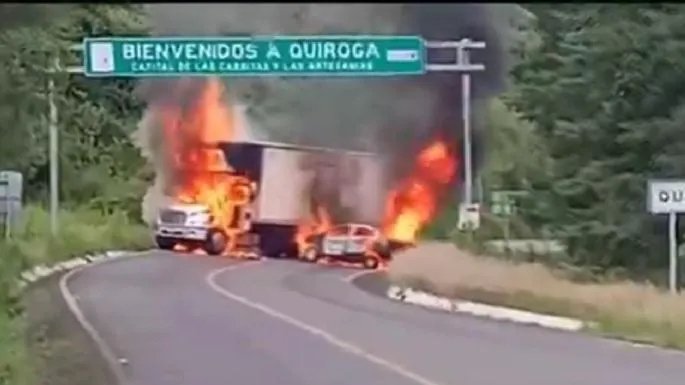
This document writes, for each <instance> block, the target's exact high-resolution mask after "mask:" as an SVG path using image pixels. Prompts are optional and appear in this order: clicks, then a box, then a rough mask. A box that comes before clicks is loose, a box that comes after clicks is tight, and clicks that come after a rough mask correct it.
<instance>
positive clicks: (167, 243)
mask: <svg viewBox="0 0 685 385" xmlns="http://www.w3.org/2000/svg"><path fill="white" fill-rule="evenodd" d="M155 243H156V244H157V247H158V248H160V249H162V250H173V249H174V246H176V242H175V241H174V240H173V238H167V237H159V236H157V237H155Z"/></svg>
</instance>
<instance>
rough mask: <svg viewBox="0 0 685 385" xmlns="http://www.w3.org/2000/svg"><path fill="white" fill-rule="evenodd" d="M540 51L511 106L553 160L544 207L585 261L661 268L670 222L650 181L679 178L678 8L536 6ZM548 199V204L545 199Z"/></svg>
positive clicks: (683, 75)
mask: <svg viewBox="0 0 685 385" xmlns="http://www.w3.org/2000/svg"><path fill="white" fill-rule="evenodd" d="M531 10H532V11H533V12H534V13H535V14H536V16H537V18H538V28H539V34H540V36H541V38H542V44H541V45H540V46H539V48H538V49H537V50H536V51H535V52H533V53H532V54H531V55H530V57H528V58H527V60H525V62H524V63H522V64H520V65H519V66H518V67H517V68H516V69H515V70H514V72H513V75H514V78H515V80H516V82H517V84H518V95H517V96H516V97H515V98H514V99H515V100H514V102H513V104H514V105H515V106H516V107H517V109H519V110H520V111H521V112H522V113H523V115H524V116H525V117H526V118H527V119H530V120H531V121H533V122H534V123H535V125H536V127H537V128H536V129H537V130H538V132H539V133H540V135H541V136H542V137H543V138H544V143H545V145H546V147H547V149H548V151H549V154H550V156H551V158H552V159H553V167H552V175H551V179H550V180H549V183H548V184H547V188H548V191H540V190H538V191H537V193H538V199H537V200H538V201H539V202H541V203H543V204H544V209H542V210H541V212H542V213H543V214H544V215H545V216H546V218H547V219H548V220H549V221H550V222H552V224H553V226H554V228H555V230H556V233H557V234H558V235H559V236H560V237H561V238H562V239H563V240H564V241H565V242H566V244H567V246H568V247H569V251H570V254H571V256H572V258H573V260H574V261H575V262H577V263H583V264H592V265H598V266H601V267H605V268H608V267H614V266H620V267H638V268H644V267H652V266H656V265H659V264H661V262H662V261H663V258H650V256H651V255H659V254H656V253H657V252H658V251H660V249H661V248H662V245H663V243H664V242H663V239H662V238H658V237H656V235H657V234H655V233H660V232H662V231H663V228H662V224H660V223H658V222H659V221H656V222H655V221H654V220H653V218H651V217H649V216H648V215H647V214H646V212H645V208H644V205H643V202H644V200H645V198H644V194H645V182H646V179H647V178H648V177H649V176H654V175H658V176H661V177H667V176H675V175H681V174H682V173H683V172H685V169H684V165H682V162H680V160H681V157H682V155H679V154H680V153H681V152H680V150H681V149H682V148H683V139H682V138H681V135H678V128H677V127H679V125H680V124H681V123H682V117H683V101H682V98H681V97H680V95H679V91H678V90H679V89H680V87H682V85H683V82H685V71H683V70H684V69H685V68H683V66H684V65H685V62H684V61H683V60H682V59H680V58H682V57H683V54H685V44H684V43H685V41H684V40H683V33H684V32H685V29H683V27H682V22H683V21H685V14H684V13H682V11H683V10H684V9H683V7H682V6H679V5H650V6H648V7H638V6H634V5H629V6H620V7H619V6H616V5H605V4H601V5H600V4H583V5H571V4H569V5H564V6H562V7H558V6H555V7H554V8H552V7H551V6H547V5H536V6H531ZM543 197H544V199H540V198H543Z"/></svg>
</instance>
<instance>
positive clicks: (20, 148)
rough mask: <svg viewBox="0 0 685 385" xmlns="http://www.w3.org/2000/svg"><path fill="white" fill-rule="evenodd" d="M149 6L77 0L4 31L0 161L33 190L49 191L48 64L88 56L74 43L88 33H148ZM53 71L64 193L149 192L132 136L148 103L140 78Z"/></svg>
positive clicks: (97, 196)
mask: <svg viewBox="0 0 685 385" xmlns="http://www.w3.org/2000/svg"><path fill="white" fill-rule="evenodd" d="M141 7H142V6H139V5H97V6H94V5H74V6H72V7H71V8H70V9H69V13H68V17H63V18H59V19H54V20H52V21H53V22H51V23H42V24H40V25H36V24H30V25H27V26H20V27H17V28H12V29H9V30H6V31H4V32H3V33H1V34H0V63H2V64H3V70H0V85H1V87H0V133H1V134H2V135H3V137H4V138H5V139H4V140H3V141H2V142H1V143H0V165H2V168H5V169H7V168H9V169H15V170H18V171H21V172H23V173H24V175H25V178H26V187H25V189H26V192H27V197H28V198H31V199H35V198H41V197H44V196H45V192H46V187H47V181H48V172H47V171H48V160H47V157H46V155H47V127H48V123H47V116H46V115H47V111H48V103H47V97H46V96H47V83H48V76H49V74H48V73H47V71H46V70H47V69H48V68H49V67H50V66H51V65H53V63H54V60H55V58H60V60H61V62H62V63H63V64H64V65H67V64H70V63H77V62H78V61H80V58H77V57H75V56H74V54H73V53H72V52H70V51H69V49H68V47H69V46H71V45H73V44H74V43H78V42H80V41H81V39H82V38H83V37H84V36H98V35H131V34H133V35H141V34H146V32H147V24H146V20H147V19H146V16H145V14H144V13H143V12H142V8H141ZM52 76H53V79H54V81H55V92H54V95H55V101H56V105H57V106H58V111H59V124H58V125H59V130H60V138H59V140H60V142H59V144H60V170H61V190H62V191H61V196H62V199H63V200H65V201H66V202H67V203H69V202H78V203H79V204H83V203H85V202H88V201H91V200H96V201H97V202H100V203H101V202H102V201H107V202H111V201H121V200H124V201H126V200H130V199H131V194H140V195H142V187H141V186H139V185H138V183H136V181H135V180H134V179H135V178H134V177H133V176H134V175H135V174H136V173H137V171H138V170H139V169H140V168H141V167H142V164H143V162H142V160H141V159H140V156H139V155H138V151H137V150H136V149H135V148H133V146H132V145H131V142H130V139H129V135H130V133H131V132H132V131H133V130H134V128H135V126H136V124H137V121H138V119H139V116H140V112H141V110H142V105H141V103H140V102H139V101H137V100H136V99H135V97H134V92H133V89H134V83H133V82H132V81H130V80H127V79H98V80H93V79H85V78H83V77H81V76H78V75H67V74H64V73H57V74H54V75H52ZM137 198H139V196H138V197H136V199H137ZM100 203H98V204H100ZM135 206H136V207H137V204H136V205H135Z"/></svg>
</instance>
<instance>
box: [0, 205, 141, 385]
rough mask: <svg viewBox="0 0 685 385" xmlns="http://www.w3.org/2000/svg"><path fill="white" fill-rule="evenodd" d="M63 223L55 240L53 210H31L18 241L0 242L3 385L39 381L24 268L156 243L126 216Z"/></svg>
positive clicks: (67, 217)
mask: <svg viewBox="0 0 685 385" xmlns="http://www.w3.org/2000/svg"><path fill="white" fill-rule="evenodd" d="M59 224H60V227H59V233H58V235H57V236H56V237H52V236H51V234H50V228H49V217H48V214H47V212H46V211H45V210H44V209H42V208H40V207H36V206H29V207H27V208H26V210H25V212H24V214H23V217H22V220H21V222H20V223H18V224H17V226H16V227H15V228H14V229H13V233H12V237H11V238H10V239H2V240H0V385H5V384H12V385H28V384H31V383H34V380H35V379H34V378H32V373H33V372H34V371H33V367H32V364H33V363H32V361H31V357H30V356H29V353H28V351H27V347H26V334H25V332H26V330H25V328H26V322H25V321H26V320H25V315H24V314H23V313H22V311H21V308H20V306H19V292H18V287H17V286H16V281H15V278H16V277H18V275H19V273H20V272H21V271H22V270H24V269H27V268H30V267H31V266H35V265H38V264H43V263H47V264H49V263H56V262H59V261H64V260H67V259H70V258H74V257H78V256H82V255H84V254H87V253H94V252H99V251H105V250H113V249H126V250H134V249H145V248H149V247H150V244H151V239H150V235H149V230H148V229H146V228H145V227H144V226H142V225H139V224H136V223H132V222H131V221H130V220H129V219H128V218H127V217H126V216H125V215H124V214H112V215H103V214H102V213H100V212H97V211H92V210H80V211H64V212H61V213H60V216H59Z"/></svg>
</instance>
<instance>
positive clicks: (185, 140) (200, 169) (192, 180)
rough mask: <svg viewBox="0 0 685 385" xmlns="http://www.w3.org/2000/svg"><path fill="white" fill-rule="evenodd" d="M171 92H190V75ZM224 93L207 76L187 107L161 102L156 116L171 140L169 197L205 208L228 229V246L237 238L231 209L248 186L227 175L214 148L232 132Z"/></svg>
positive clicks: (232, 121)
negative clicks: (171, 177)
mask: <svg viewBox="0 0 685 385" xmlns="http://www.w3.org/2000/svg"><path fill="white" fill-rule="evenodd" d="M174 91H175V92H177V93H181V94H182V95H179V96H187V95H186V94H188V92H189V91H192V89H191V88H190V84H189V81H188V79H182V80H180V81H179V82H178V86H177V87H176V89H175V90H174ZM222 95H223V87H222V84H221V81H220V80H218V79H214V78H212V79H208V80H207V81H206V83H204V85H203V86H202V88H201V89H200V91H199V94H198V95H196V97H194V98H193V99H192V100H189V103H188V105H187V106H184V107H185V108H184V107H183V106H179V105H178V103H176V104H173V105H165V106H162V107H161V109H160V110H161V111H160V115H161V122H162V126H163V130H164V135H165V137H166V138H167V141H168V143H169V146H168V150H169V152H168V154H167V155H168V161H167V164H168V165H170V167H171V168H172V170H171V171H172V175H173V176H174V180H173V181H172V183H173V189H172V191H171V195H172V196H173V198H174V199H175V200H176V201H178V202H180V203H189V204H203V205H205V206H207V207H208V208H209V211H210V214H211V218H212V223H211V225H212V227H213V228H217V229H221V230H222V231H224V232H225V233H226V235H227V236H228V237H229V246H228V248H229V249H230V248H231V247H232V241H233V240H234V238H235V237H234V236H231V235H232V234H234V233H236V232H237V231H239V230H237V229H236V226H235V221H234V219H235V218H233V216H234V215H235V213H236V210H235V208H236V207H239V206H241V205H244V204H246V203H248V201H249V196H250V188H251V184H250V181H249V180H247V178H245V177H242V176H237V175H231V174H230V172H231V171H232V169H231V167H230V166H229V165H228V164H226V161H225V159H224V156H223V153H222V152H221V150H220V149H218V147H217V146H216V144H217V143H219V142H229V141H231V139H232V138H233V135H234V131H235V127H234V125H235V117H234V115H233V111H232V109H231V108H230V105H228V104H226V102H225V101H223V100H222ZM185 99H188V98H187V97H185ZM186 248H187V247H186ZM227 251H228V250H227Z"/></svg>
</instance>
